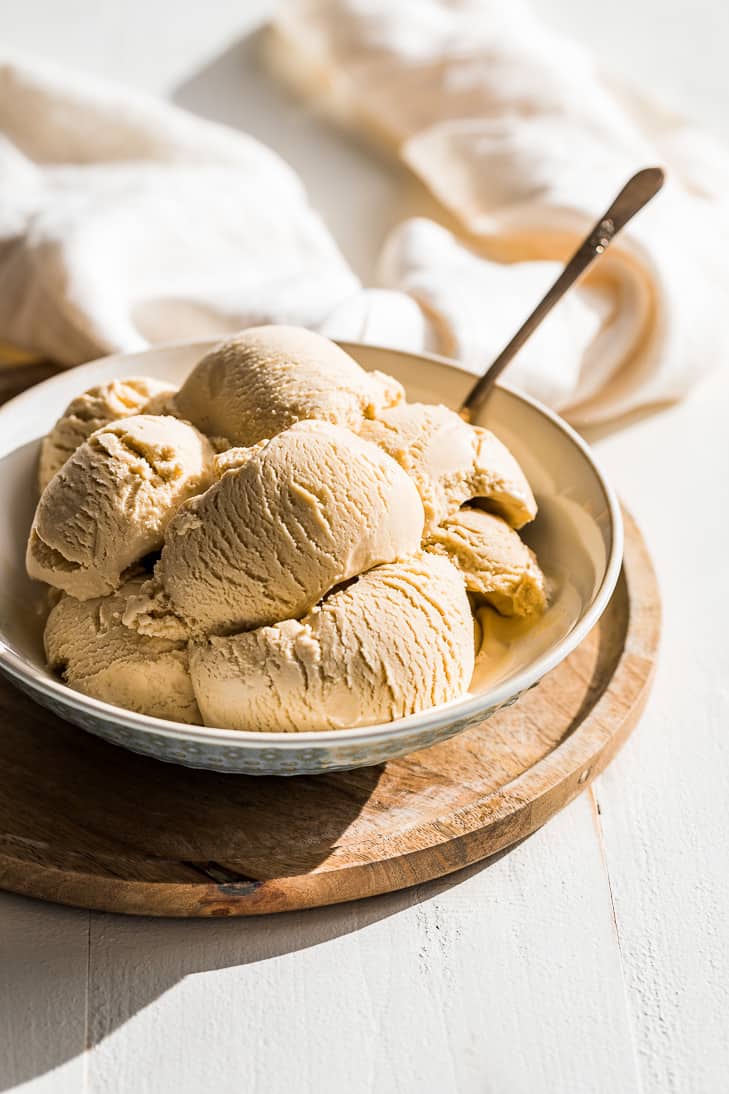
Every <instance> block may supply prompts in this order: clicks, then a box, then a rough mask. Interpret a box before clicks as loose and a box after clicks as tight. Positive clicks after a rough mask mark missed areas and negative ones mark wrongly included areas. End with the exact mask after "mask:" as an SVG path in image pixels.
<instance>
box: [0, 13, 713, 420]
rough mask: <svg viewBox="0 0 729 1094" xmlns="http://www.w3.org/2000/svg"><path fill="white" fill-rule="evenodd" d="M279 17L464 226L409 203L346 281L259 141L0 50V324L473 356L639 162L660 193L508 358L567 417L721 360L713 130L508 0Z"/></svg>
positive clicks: (329, 85) (489, 351)
mask: <svg viewBox="0 0 729 1094" xmlns="http://www.w3.org/2000/svg"><path fill="white" fill-rule="evenodd" d="M275 40H276V42H277V43H278V51H277V52H278V55H279V57H280V56H281V55H282V54H283V56H284V57H285V59H286V65H285V68H286V72H287V75H288V76H289V77H291V75H292V73H295V74H296V78H297V80H298V81H299V83H300V84H303V85H304V86H305V87H306V88H307V89H312V88H315V89H316V92H317V96H318V98H319V99H320V101H323V102H325V103H326V104H327V105H328V106H329V107H330V108H331V109H332V111H334V112H335V113H336V114H337V116H338V117H340V118H342V117H343V118H345V119H346V120H348V121H349V122H351V123H352V124H354V125H357V126H366V127H367V128H368V130H369V131H370V132H372V133H374V134H375V135H376V136H377V137H378V138H384V139H385V140H386V141H387V143H388V145H389V146H390V147H391V148H393V149H395V150H396V151H397V152H398V153H399V155H400V156H402V158H403V159H404V161H405V162H406V163H407V164H409V165H410V167H411V168H412V169H413V170H414V171H415V172H416V173H417V174H418V175H419V176H420V177H421V178H422V179H423V180H424V181H425V182H426V183H427V185H428V186H429V187H430V188H431V189H432V191H433V192H434V193H435V194H436V196H437V197H438V198H439V199H440V201H441V203H442V204H443V206H444V209H446V210H448V211H449V213H450V214H452V215H455V217H456V219H457V221H458V222H459V223H460V225H461V226H462V228H461V231H460V233H459V234H454V233H453V232H452V231H450V230H449V229H448V228H447V227H445V226H444V224H438V223H435V222H434V221H432V220H423V219H416V220H409V221H406V222H404V223H403V224H401V225H400V226H399V227H398V228H396V229H395V231H394V232H393V233H392V235H391V236H390V238H389V239H388V240H386V241H383V252H382V261H381V263H380V271H379V278H378V282H379V285H378V286H377V287H374V288H370V289H362V287H361V285H360V284H359V282H358V280H357V278H356V277H355V276H354V274H353V273H352V271H351V270H350V269H349V267H348V265H347V263H346V262H345V260H344V258H343V257H342V255H341V254H340V252H339V251H338V249H337V247H336V244H335V242H334V241H333V240H332V239H331V237H330V235H329V233H328V232H327V230H326V229H325V227H324V225H323V224H322V222H321V220H320V219H319V217H318V215H317V214H316V212H315V211H314V210H312V208H311V207H310V205H309V204H308V201H307V198H306V194H305V192H304V190H303V188H302V186H301V183H300V182H299V180H298V179H297V178H296V176H295V175H294V174H293V172H292V171H291V170H290V169H289V168H288V166H287V165H286V164H285V163H283V161H282V160H281V159H280V158H279V157H278V156H276V155H275V154H274V153H273V152H271V151H270V150H268V149H266V148H265V147H263V146H262V145H261V144H260V143H258V142H257V141H255V140H253V139H252V138H250V137H247V136H245V135H243V134H241V133H237V132H233V131H231V130H228V129H226V128H224V127H222V126H218V125H215V124H213V123H210V122H206V121H202V120H200V119H198V118H195V117H193V116H191V115H189V114H186V113H185V112H184V111H181V110H178V109H176V108H174V107H172V106H169V105H166V104H163V103H160V102H156V101H155V100H153V99H149V98H147V97H144V96H141V95H138V94H135V93H133V92H130V91H128V90H127V89H122V88H115V87H111V86H108V85H105V84H103V83H101V82H99V81H96V80H90V79H86V78H82V77H79V76H76V75H73V76H71V75H69V74H67V73H64V72H62V71H59V70H54V69H52V68H50V67H49V66H47V65H45V64H40V63H37V62H33V61H29V60H24V59H19V58H6V59H5V60H4V61H3V60H2V59H1V58H0V196H1V197H2V201H1V202H0V343H2V342H7V343H11V344H12V345H14V346H16V347H20V348H21V349H24V350H28V351H30V352H32V353H38V354H43V355H47V356H50V357H52V358H53V359H55V360H58V361H60V362H61V363H63V364H67V365H71V364H75V363H78V362H81V361H84V360H88V359H90V358H92V357H95V356H98V355H100V354H103V353H107V352H111V351H117V350H135V349H140V348H143V347H144V346H146V345H149V344H151V343H154V342H158V341H169V340H174V339H179V338H183V337H187V336H201V335H206V334H218V333H221V332H223V331H230V330H235V329H237V328H240V327H242V326H245V325H249V324H253V323H262V322H288V323H300V324H302V325H306V326H309V327H312V328H314V329H318V330H320V331H322V332H323V333H326V334H329V335H330V336H332V337H341V338H353V339H361V340H364V341H371V342H375V343H380V344H390V345H394V346H398V347H404V348H412V349H414V350H416V351H417V350H420V349H435V350H440V351H441V352H444V353H448V354H452V355H454V356H457V357H460V358H461V359H462V360H463V361H464V362H465V363H466V365H467V366H468V367H470V368H473V369H474V370H479V369H481V368H482V367H483V366H484V365H485V364H486V363H488V361H489V359H490V358H491V357H492V356H493V355H494V354H495V353H496V352H497V351H498V350H499V349H500V348H501V346H502V345H503V343H504V342H505V341H506V339H507V338H508V337H509V335H510V334H511V333H512V332H513V331H514V329H515V328H516V326H517V325H518V323H519V322H520V320H521V319H522V318H523V316H524V315H525V314H526V312H527V311H528V310H529V309H530V307H531V306H532V304H533V303H534V302H535V301H536V299H537V298H538V296H539V295H540V294H541V293H542V291H543V290H544V289H545V288H546V287H547V285H548V284H549V282H550V281H551V280H552V278H553V277H554V276H555V274H556V272H557V271H558V269H559V263H560V262H561V261H562V260H563V259H564V258H565V257H566V255H567V254H568V253H569V250H570V247H571V246H572V245H573V244H574V242H575V241H576V240H577V238H578V236H579V235H580V233H581V232H583V231H584V230H585V229H586V227H587V226H588V223H590V222H591V221H592V220H593V219H594V218H595V216H596V215H597V214H599V213H600V212H601V211H602V210H603V208H604V206H605V205H606V204H607V202H608V201H609V199H610V198H611V197H612V195H613V193H614V192H615V191H616V190H617V188H618V187H619V185H620V184H622V182H623V181H624V180H625V179H626V178H627V176H628V175H629V174H630V173H631V172H632V171H633V170H634V169H636V168H637V167H640V166H644V165H645V164H647V163H652V162H659V163H664V164H667V165H668V167H669V170H670V174H671V180H670V183H669V184H668V186H667V187H666V188H665V190H664V192H663V193H662V194H661V195H660V197H659V198H658V199H657V200H656V201H655V203H654V205H653V206H652V207H651V208H650V209H648V210H646V211H645V213H644V214H642V215H641V217H640V218H639V219H636V221H635V222H634V225H633V226H631V227H630V229H629V230H628V231H626V233H625V235H624V236H623V237H621V239H620V240H619V241H618V242H616V244H614V245H613V247H612V248H611V250H610V252H609V253H608V255H607V256H606V257H605V258H604V259H603V260H601V262H600V265H599V268H598V269H597V271H596V273H595V275H594V276H592V277H591V278H590V280H589V282H586V283H585V284H584V286H583V287H581V288H579V289H577V290H575V291H573V292H572V293H571V294H570V296H569V297H568V298H567V299H566V300H565V301H563V302H562V304H561V305H560V306H559V308H558V309H556V310H555V312H554V313H553V314H552V315H551V316H550V317H549V318H548V319H547V320H546V322H545V323H544V325H543V327H542V328H540V330H539V331H538V332H537V334H536V335H535V336H534V338H533V340H532V341H531V342H530V343H529V344H528V345H527V346H526V347H525V348H524V350H523V351H522V353H521V354H520V356H519V358H518V359H517V361H516V362H515V363H514V365H513V366H512V369H511V370H510V374H509V379H510V381H513V382H515V383H518V384H521V385H522V386H523V387H525V388H526V389H527V390H529V391H531V392H532V393H534V394H536V395H537V396H539V397H541V398H544V399H545V400H546V401H547V402H549V403H550V404H551V405H553V406H555V407H556V408H558V409H561V410H562V411H566V412H567V414H568V415H569V416H570V417H572V419H573V420H575V421H578V422H584V421H589V420H595V419H599V418H604V417H607V416H610V415H613V414H615V413H619V412H622V411H624V410H627V409H631V408H632V407H635V406H638V405H641V404H645V403H650V402H653V401H656V400H662V399H671V398H676V397H678V396H680V395H682V394H683V393H684V392H685V391H687V390H688V388H689V387H690V386H691V384H692V383H694V382H695V381H696V380H697V379H698V378H699V377H700V376H701V375H702V373H703V372H704V371H706V370H707V369H708V368H710V367H712V366H713V365H715V364H716V363H718V362H720V361H722V360H723V359H724V357H725V356H726V354H727V350H729V346H728V345H727V340H728V337H729V336H728V335H727V334H726V333H725V324H724V323H723V321H722V320H723V311H722V308H723V303H724V297H725V295H726V291H727V288H729V285H728V284H727V282H729V272H727V269H726V264H725V261H724V254H725V248H726V243H727V241H728V238H729V231H728V230H727V225H728V224H729V213H728V212H727V205H728V199H727V197H726V196H725V195H726V194H729V185H727V183H729V160H728V159H727V155H726V153H725V152H724V150H723V149H722V148H721V147H720V146H719V145H718V144H717V143H715V142H714V141H712V140H711V139H710V138H708V137H706V136H704V135H702V134H701V133H699V132H698V131H697V130H695V129H694V128H693V127H691V126H689V125H687V124H685V123H684V122H682V121H680V120H677V119H674V118H673V117H671V116H669V115H667V114H665V113H662V112H661V111H660V110H659V109H658V108H657V107H656V106H655V105H654V104H652V103H646V102H645V101H638V100H637V99H636V98H635V96H634V95H632V94H627V93H625V92H624V91H622V90H618V89H616V88H614V87H613V86H612V85H610V84H609V83H608V82H606V81H605V79H604V78H603V77H602V76H601V74H600V73H598V72H597V71H596V70H595V68H594V67H593V65H592V63H591V61H590V60H589V58H588V57H586V56H585V54H584V53H582V52H581V51H580V50H578V49H577V48H576V47H575V46H574V45H572V44H571V43H569V42H566V41H565V40H564V39H562V38H559V37H557V36H556V35H554V34H552V33H551V32H548V31H546V30H545V29H544V28H543V27H541V26H540V25H539V24H537V23H536V22H534V21H533V20H532V18H531V17H530V15H529V13H528V12H527V11H526V10H525V9H524V8H523V7H522V5H521V4H516V3H514V0H510V3H509V4H508V5H502V4H498V3H495V2H492V0H478V2H477V0H399V2H398V3H397V4H393V3H392V2H391V0H298V2H294V3H293V4H288V5H286V6H285V7H284V8H283V9H282V11H281V13H280V15H279V16H278V18H277V20H276V35H275ZM444 220H445V218H444ZM466 238H469V239H470V243H468V244H467V243H466V241H465V240H466Z"/></svg>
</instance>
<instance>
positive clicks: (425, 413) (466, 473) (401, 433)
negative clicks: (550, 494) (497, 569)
mask: <svg viewBox="0 0 729 1094" xmlns="http://www.w3.org/2000/svg"><path fill="white" fill-rule="evenodd" d="M360 435H361V436H362V437H365V438H366V439H367V440H369V441H373V442H374V443H375V444H378V445H379V446H380V447H381V448H383V449H384V451H385V452H387V453H389V455H390V456H392V457H393V459H396V460H397V461H398V463H399V464H400V465H401V467H402V468H403V469H404V470H405V471H407V473H408V475H410V477H411V478H412V480H413V482H414V483H415V485H416V486H417V488H418V492H419V493H420V496H421V498H422V500H423V507H424V509H425V531H426V534H428V532H429V531H430V530H431V529H433V528H434V527H436V525H438V524H440V523H441V522H442V521H443V520H444V519H445V518H446V517H447V516H449V515H450V514H451V513H454V512H455V511H456V510H457V509H458V508H459V507H460V506H461V505H462V504H463V503H464V502H465V501H468V500H469V499H471V498H487V499H488V501H489V504H490V506H491V507H492V508H493V509H494V510H496V511H497V512H498V513H500V514H501V515H502V516H503V517H504V518H505V519H506V520H508V522H509V524H511V525H513V527H514V528H520V527H521V526H522V525H523V524H526V522H527V521H530V520H533V519H534V516H535V515H536V511H537V506H536V502H535V501H534V495H533V494H532V492H531V489H530V487H529V483H528V482H527V480H526V478H525V476H524V472H523V471H522V469H521V468H520V467H519V464H518V463H517V462H516V460H515V459H514V457H513V456H512V454H511V453H510V452H509V450H508V448H506V446H505V445H503V444H502V443H501V441H500V440H499V439H498V438H497V437H495V436H494V434H493V433H490V432H489V431H488V430H487V429H480V428H478V427H474V426H470V425H468V424H467V423H466V422H464V421H463V419H462V418H461V417H459V415H458V414H455V413H454V412H453V411H452V410H449V409H448V408H447V407H445V406H430V405H427V404H425V403H403V404H402V405H400V406H395V407H391V408H390V409H386V410H383V411H380V413H379V414H378V416H377V419H376V420H374V421H366V422H364V423H363V425H362V427H361V429H360Z"/></svg>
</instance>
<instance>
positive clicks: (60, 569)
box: [26, 415, 215, 600]
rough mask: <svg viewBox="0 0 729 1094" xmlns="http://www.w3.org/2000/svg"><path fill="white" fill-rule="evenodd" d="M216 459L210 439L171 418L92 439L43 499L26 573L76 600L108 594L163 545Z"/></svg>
mask: <svg viewBox="0 0 729 1094" xmlns="http://www.w3.org/2000/svg"><path fill="white" fill-rule="evenodd" d="M214 459H215V454H214V452H213V450H212V448H211V446H210V443H209V441H208V440H207V439H206V438H205V437H204V436H203V435H202V434H201V433H199V432H198V431H197V430H196V429H194V428H193V426H191V425H188V424H187V423H186V422H180V421H178V420H177V419H176V418H170V417H167V418H163V417H153V416H151V415H138V416H134V417H130V418H122V419H121V420H120V421H117V422H111V423H109V424H108V425H106V426H104V427H103V428H102V429H99V430H97V431H96V432H95V433H92V434H91V436H90V437H89V438H88V440H86V441H84V442H83V444H82V445H81V446H80V447H79V448H77V449H76V451H75V452H74V453H73V455H72V456H71V457H70V459H68V460H67V461H66V463H65V464H64V466H63V467H62V469H61V471H60V472H59V473H58V474H57V475H55V476H54V477H53V479H52V480H51V481H50V483H49V484H48V487H47V488H46V489H45V490H44V492H43V495H42V496H41V499H40V501H39V503H38V507H37V509H36V513H35V518H34V520H33V526H32V528H31V533H30V538H29V540H28V550H27V555H26V567H27V570H28V573H29V575H30V576H31V577H34V578H38V579H39V580H40V581H46V582H47V583H48V584H49V585H53V586H54V587H55V588H57V589H63V590H64V591H65V592H67V593H70V594H71V595H72V596H75V597H77V598H78V599H79V600H86V599H88V598H90V597H94V596H104V595H106V594H107V593H113V592H114V591H115V590H116V589H117V588H118V587H119V585H120V583H121V580H122V575H123V573H124V571H125V570H126V569H127V568H128V567H129V566H131V565H132V563H134V562H137V561H138V560H139V559H140V558H142V557H143V556H144V555H146V554H148V553H149V552H151V551H156V550H158V549H159V548H160V547H161V546H162V540H163V536H164V531H165V528H166V527H167V524H168V523H169V521H170V520H171V519H172V516H173V515H174V513H175V510H176V509H177V508H178V507H179V506H180V505H181V504H182V502H183V501H186V500H187V499H188V498H190V497H192V496H193V495H195V494H198V493H200V492H201V491H202V490H205V489H206V488H207V487H208V486H209V485H210V483H211V482H212V481H213V479H214V476H215V465H214Z"/></svg>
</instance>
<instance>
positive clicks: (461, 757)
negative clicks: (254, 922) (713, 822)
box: [0, 519, 659, 916]
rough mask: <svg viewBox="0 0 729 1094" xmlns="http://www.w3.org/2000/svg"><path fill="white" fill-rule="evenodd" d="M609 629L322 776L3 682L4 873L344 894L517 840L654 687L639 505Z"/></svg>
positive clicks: (198, 908)
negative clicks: (428, 740) (530, 679)
mask: <svg viewBox="0 0 729 1094" xmlns="http://www.w3.org/2000/svg"><path fill="white" fill-rule="evenodd" d="M627 533H628V534H627V547H626V556H625V565H624V569H623V574H622V576H621V579H620V582H619V584H618V587H617V589H616V592H615V594H614V596H613V598H612V601H611V603H610V605H609V607H608V609H607V611H606V612H605V614H604V616H603V618H602V620H601V622H600V623H599V625H598V626H597V627H596V628H595V629H594V630H593V631H592V633H591V634H590V635H589V636H588V638H587V639H586V640H585V641H584V642H583V643H582V645H581V646H580V647H579V649H578V650H576V651H575V652H574V653H573V654H572V656H570V657H569V658H568V659H567V660H566V661H565V662H563V663H562V665H560V666H559V667H558V668H557V669H555V670H554V672H552V673H550V674H549V675H548V676H547V677H546V678H545V679H544V680H543V681H542V682H541V683H540V684H539V685H538V686H537V687H536V688H533V689H531V690H530V691H529V692H528V693H527V694H525V695H524V696H522V698H521V699H520V700H519V702H518V703H517V704H516V705H515V706H512V707H511V708H509V709H506V710H504V711H501V712H500V713H499V714H498V715H496V716H495V717H493V718H491V719H489V720H487V721H486V722H484V723H483V724H482V725H481V726H479V727H477V728H475V729H471V730H469V731H467V732H466V733H462V734H460V735H459V736H458V737H456V738H454V739H452V740H450V741H446V742H444V743H442V744H440V745H436V746H435V747H433V748H430V749H426V750H424V751H422V752H419V753H415V754H413V755H411V756H406V757H404V758H403V759H400V760H397V761H394V762H392V763H389V764H387V765H380V766H377V767H372V768H364V769H359V770H357V771H352V772H347V773H342V774H336V775H329V776H315V777H308V778H307V777H301V778H289V779H283V778H261V777H252V776H242V775H241V776H236V775H222V774H215V773H212V772H203V771H191V770H188V769H186V768H181V767H174V766H171V765H166V764H162V763H159V762H157V761H155V760H151V759H147V758H145V757H141V756H137V755H134V754H132V753H128V752H125V751H123V750H122V749H119V748H116V747H115V746H113V745H110V744H107V743H105V742H103V741H101V740H98V739H96V738H95V737H92V736H90V735H88V734H86V733H84V732H82V731H80V730H78V729H76V728H74V727H73V726H70V725H68V724H66V723H64V722H62V721H61V720H60V719H58V718H56V717H54V716H53V715H51V714H50V713H48V712H47V711H45V710H43V709H42V708H40V707H38V706H36V705H35V704H34V703H33V702H32V701H31V700H29V699H28V698H26V697H25V696H24V695H21V694H20V693H19V692H17V691H16V690H15V689H14V688H13V687H12V685H11V684H9V683H7V682H4V681H3V682H2V683H1V684H0V718H1V719H2V724H3V725H4V726H5V727H6V728H5V731H4V733H3V735H2V738H1V739H0V764H1V765H2V768H3V770H4V775H5V777H4V780H3V784H2V787H0V886H2V887H4V888H6V889H10V890H13V891H15V892H19V893H25V894H29V895H32V896H38V897H41V898H43V899H46V900H52V901H56V902H59V903H62V904H74V905H79V906H82V907H87V908H94V909H100V910H105V911H117V912H128V913H134V914H142V915H168V916H227V915H250V914H258V913H268V912H280V911H288V910H292V909H299V908H307V907H315V906H318V905H324V904H335V903H339V902H341V901H347V900H353V899H356V898H359V897H364V896H372V895H374V894H376V893H383V892H390V891H392V890H395V889H402V888H405V887H408V886H411V885H414V884H417V883H419V882H422V881H425V880H428V879H431V878H435V877H440V876H443V875H445V874H448V873H450V872H452V871H453V870H457V869H459V868H461V867H463V866H466V865H468V864H470V863H473V862H477V861H479V860H481V859H483V858H485V857H487V856H489V855H492V854H494V853H495V852H496V851H499V850H501V849H502V848H504V847H508V846H509V845H511V844H513V843H516V842H517V841H519V840H521V839H523V838H524V837H525V836H528V835H529V834H531V833H532V832H533V831H535V829H537V828H539V827H540V826H541V825H542V824H543V823H544V822H545V821H546V820H547V819H548V818H549V817H550V816H552V815H553V814H554V813H555V812H557V811H558V810H559V809H561V808H562V807H563V806H564V805H565V804H566V803H567V802H569V801H570V800H571V799H572V798H573V797H574V796H575V795H576V794H577V793H578V792H579V791H580V790H581V789H582V788H583V787H584V786H585V785H586V784H587V783H588V782H589V781H590V780H591V779H592V778H593V777H594V776H595V775H596V774H597V773H598V772H599V771H601V770H602V769H603V768H604V767H605V765H606V764H607V763H608V762H609V761H610V759H611V758H612V756H613V755H614V754H615V752H616V751H617V749H618V748H619V747H620V745H621V744H622V742H623V741H624V740H625V738H626V737H627V735H628V734H629V733H630V731H631V729H632V728H633V727H634V725H635V723H636V721H637V718H638V716H639V714H640V711H641V709H642V705H643V702H644V700H645V698H646V696H647V692H648V685H649V683H650V680H651V676H652V672H653V666H654V660H655V653H656V646H657V641H658V632H659V607H658V593H657V587H656V583H655V578H654V575H653V571H652V567H651V563H650V560H649V558H648V555H647V553H646V551H645V547H644V545H643V543H642V540H641V538H640V535H639V533H638V531H637V529H636V528H635V525H634V524H633V523H632V522H631V521H630V520H629V519H628V525H627Z"/></svg>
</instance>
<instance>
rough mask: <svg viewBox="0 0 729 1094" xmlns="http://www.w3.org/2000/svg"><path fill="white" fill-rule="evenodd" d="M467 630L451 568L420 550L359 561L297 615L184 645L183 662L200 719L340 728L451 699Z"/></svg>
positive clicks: (462, 677) (467, 647)
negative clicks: (342, 583) (352, 574)
mask: <svg viewBox="0 0 729 1094" xmlns="http://www.w3.org/2000/svg"><path fill="white" fill-rule="evenodd" d="M473 636H474V631H473V619H472V616H471V610H470V607H469V603H468V598H467V596H466V593H465V590H464V587H463V579H462V577H461V575H460V574H459V573H458V571H457V570H456V568H455V567H454V566H453V565H452V564H451V563H450V562H449V561H448V560H447V559H445V558H437V557H436V556H435V555H429V554H419V555H415V556H412V557H410V558H408V559H405V560H403V561H402V562H395V563H392V564H390V565H386V566H377V567H375V568H374V569H371V570H369V571H368V572H367V573H366V574H363V575H362V576H361V577H359V578H358V579H357V580H356V581H354V582H353V583H352V584H351V585H349V586H347V587H346V588H345V589H341V590H339V591H337V592H333V593H331V594H330V595H329V596H328V597H326V598H325V599H324V601H323V602H322V604H321V605H320V606H319V607H317V608H316V609H315V610H314V611H313V612H311V613H310V614H309V615H306V616H305V617H304V618H303V619H301V620H296V619H288V620H286V621H285V622H282V623H277V624H276V625H275V626H273V627H260V628H258V629H257V630H252V631H248V632H246V633H244V634H236V635H231V636H229V637H210V638H206V639H203V640H202V641H200V642H195V643H192V645H191V650H190V672H191V674H192V680H193V686H194V688H195V694H196V696H197V701H198V705H199V707H200V710H201V713H202V716H203V719H204V721H205V723H206V724H207V725H214V726H230V727H232V728H233V729H242V730H259V731H268V732H278V731H281V732H286V733H297V732H302V731H305V730H316V729H344V728H346V727H348V726H362V725H371V724H374V723H377V722H387V721H390V720H391V719H393V718H401V717H403V716H404V715H406V714H414V713H415V712H416V711H419V710H424V709H425V708H427V707H431V706H435V705H437V704H438V703H445V702H448V701H449V700H450V699H457V698H458V697H459V696H460V695H462V694H463V692H464V691H465V690H466V688H467V687H468V684H469V681H470V679H471V674H472V672H473V663H474V637H473Z"/></svg>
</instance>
